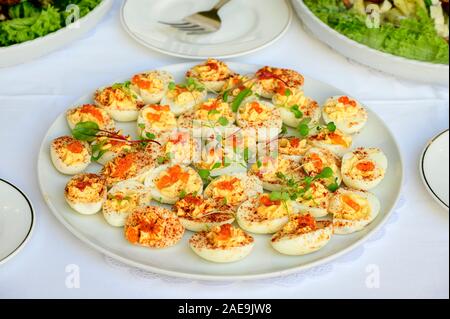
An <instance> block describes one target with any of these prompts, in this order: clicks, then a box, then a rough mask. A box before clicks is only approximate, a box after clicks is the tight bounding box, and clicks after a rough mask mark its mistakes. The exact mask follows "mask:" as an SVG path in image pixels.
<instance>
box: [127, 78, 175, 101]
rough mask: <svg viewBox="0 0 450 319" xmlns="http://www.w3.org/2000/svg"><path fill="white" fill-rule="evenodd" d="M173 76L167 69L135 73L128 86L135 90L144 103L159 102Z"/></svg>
mask: <svg viewBox="0 0 450 319" xmlns="http://www.w3.org/2000/svg"><path fill="white" fill-rule="evenodd" d="M173 81H174V79H173V76H172V74H170V73H169V72H167V71H159V70H156V71H150V72H144V73H140V74H136V75H135V76H133V77H132V78H131V86H130V88H131V89H132V90H133V91H134V92H136V93H137V94H138V95H139V96H140V97H142V100H143V101H144V103H145V104H156V103H159V102H161V100H162V98H163V96H164V94H165V93H166V91H167V88H168V86H169V83H171V82H173Z"/></svg>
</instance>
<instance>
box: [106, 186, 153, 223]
mask: <svg viewBox="0 0 450 319" xmlns="http://www.w3.org/2000/svg"><path fill="white" fill-rule="evenodd" d="M150 202H151V195H150V192H149V191H148V189H146V188H145V186H144V185H142V184H141V183H139V182H137V181H124V182H120V183H118V184H116V185H115V186H114V187H113V188H111V189H110V190H109V192H108V195H107V199H106V201H105V203H104V204H103V216H104V217H105V220H106V221H107V222H108V224H110V225H111V226H114V227H123V226H124V225H125V222H126V220H127V218H128V216H129V215H130V213H131V212H133V211H134V210H135V209H136V208H137V207H141V206H147V205H149V204H150Z"/></svg>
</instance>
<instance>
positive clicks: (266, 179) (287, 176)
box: [250, 156, 305, 192]
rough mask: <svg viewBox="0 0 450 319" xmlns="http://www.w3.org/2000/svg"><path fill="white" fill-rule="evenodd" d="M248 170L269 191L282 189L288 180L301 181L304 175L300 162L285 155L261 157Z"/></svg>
mask: <svg viewBox="0 0 450 319" xmlns="http://www.w3.org/2000/svg"><path fill="white" fill-rule="evenodd" d="M250 172H251V174H254V175H255V176H257V177H258V179H259V180H261V182H262V184H263V187H264V189H265V190H267V191H271V192H274V191H280V190H282V188H283V187H285V186H286V183H287V182H288V181H289V180H293V181H301V180H303V178H304V177H305V174H304V172H303V170H302V167H301V166H300V163H299V162H297V161H295V160H293V159H291V158H289V157H285V156H277V157H271V156H268V157H265V158H262V159H260V160H259V161H257V162H256V163H255V164H253V165H252V167H251V169H250Z"/></svg>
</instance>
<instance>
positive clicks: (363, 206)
mask: <svg viewBox="0 0 450 319" xmlns="http://www.w3.org/2000/svg"><path fill="white" fill-rule="evenodd" d="M328 210H329V212H330V213H331V214H332V215H333V225H334V233H335V234H340V235H345V234H351V233H354V232H357V231H360V230H362V229H364V227H366V226H367V225H369V224H370V223H371V222H372V221H373V220H374V219H375V218H376V217H377V216H378V213H379V212H380V201H379V200H378V198H377V197H376V196H375V195H373V194H371V193H368V192H364V191H357V190H351V189H345V188H341V189H339V190H338V191H337V192H336V193H335V195H334V196H333V198H332V199H331V201H330V206H329V209H328Z"/></svg>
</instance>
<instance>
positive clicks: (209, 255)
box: [189, 224, 255, 263]
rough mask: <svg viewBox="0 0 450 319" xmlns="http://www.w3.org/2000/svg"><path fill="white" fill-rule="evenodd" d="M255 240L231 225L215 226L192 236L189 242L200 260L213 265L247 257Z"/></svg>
mask: <svg viewBox="0 0 450 319" xmlns="http://www.w3.org/2000/svg"><path fill="white" fill-rule="evenodd" d="M254 242H255V240H254V239H253V237H252V236H250V235H249V234H247V233H245V232H244V231H243V230H242V229H239V228H235V227H233V226H232V225H231V224H224V225H222V226H216V227H214V228H212V229H211V230H210V231H207V232H200V233H196V234H194V235H193V236H192V237H191V239H190V240H189V244H190V246H191V248H192V250H193V251H194V252H195V253H196V254H197V255H199V256H200V257H201V258H203V259H206V260H208V261H212V262H215V263H231V262H236V261H239V260H242V259H243V258H245V257H247V256H248V255H249V254H250V252H251V251H252V249H253V246H254Z"/></svg>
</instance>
